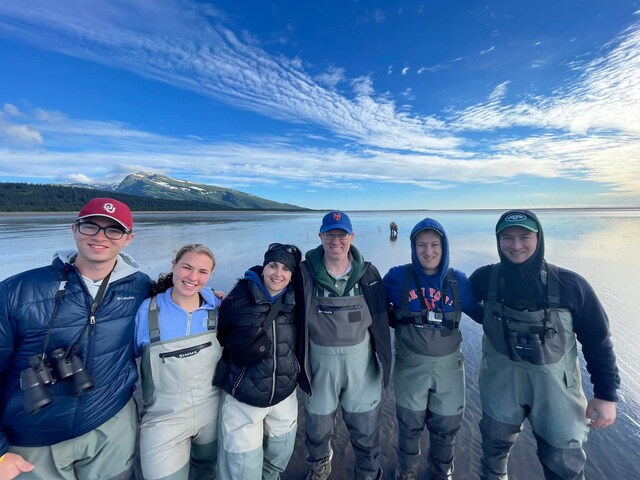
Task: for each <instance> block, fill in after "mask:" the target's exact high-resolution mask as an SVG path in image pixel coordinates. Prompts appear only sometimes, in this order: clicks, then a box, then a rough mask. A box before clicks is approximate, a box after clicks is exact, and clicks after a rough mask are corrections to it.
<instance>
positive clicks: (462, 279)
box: [449, 268, 471, 287]
mask: <svg viewBox="0 0 640 480" xmlns="http://www.w3.org/2000/svg"><path fill="white" fill-rule="evenodd" d="M449 272H450V273H451V275H453V278H454V279H455V280H456V281H457V282H458V285H460V286H469V287H470V286H471V283H470V281H469V278H468V277H467V274H466V273H464V272H463V271H462V270H456V269H455V268H450V269H449Z"/></svg>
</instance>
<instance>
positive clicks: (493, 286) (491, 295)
mask: <svg viewBox="0 0 640 480" xmlns="http://www.w3.org/2000/svg"><path fill="white" fill-rule="evenodd" d="M499 272H500V264H499V263H495V264H493V265H492V267H491V276H490V277H489V291H488V293H487V300H491V301H494V302H495V301H496V299H497V298H498V273H499Z"/></svg>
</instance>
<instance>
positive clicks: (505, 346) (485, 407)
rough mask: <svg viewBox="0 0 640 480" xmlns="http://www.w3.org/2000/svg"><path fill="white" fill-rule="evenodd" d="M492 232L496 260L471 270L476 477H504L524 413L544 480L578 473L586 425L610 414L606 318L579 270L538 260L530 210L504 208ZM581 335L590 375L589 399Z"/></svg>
mask: <svg viewBox="0 0 640 480" xmlns="http://www.w3.org/2000/svg"><path fill="white" fill-rule="evenodd" d="M496 238H497V243H498V254H499V256H500V262H499V263H497V264H495V265H487V266H484V267H481V268H479V269H478V270H476V271H475V272H474V273H473V274H472V275H471V277H470V280H471V283H472V285H473V289H474V291H475V294H476V296H477V297H478V299H479V300H481V301H483V304H484V321H483V329H484V338H483V360H482V366H481V368H480V377H479V386H480V400H481V404H482V419H481V421H480V433H481V435H482V463H481V467H480V478H481V479H484V480H506V479H507V478H508V474H507V463H508V458H509V452H510V450H511V448H512V446H513V445H514V443H515V442H516V440H517V438H518V434H519V433H520V431H521V430H522V424H523V422H524V420H525V419H528V420H529V423H530V424H531V428H532V430H533V435H534V437H535V439H536V442H537V446H538V451H537V453H538V458H539V459H540V463H541V464H542V467H543V471H544V476H545V479H546V480H569V479H571V480H582V479H584V467H585V464H586V455H585V452H584V450H583V444H584V442H585V441H586V439H587V432H588V431H589V429H590V428H605V427H608V426H610V425H612V424H613V423H614V422H615V420H616V404H615V402H616V401H617V400H618V395H617V392H616V390H617V389H618V388H619V386H620V377H619V374H618V367H617V365H616V357H615V354H614V351H613V344H612V342H611V338H610V331H609V320H608V318H607V315H606V313H605V311H604V309H603V307H602V305H601V304H600V302H599V300H598V298H597V297H596V294H595V292H594V291H593V289H592V288H591V286H590V285H589V284H588V283H587V281H586V280H585V279H584V278H582V277H581V276H579V275H578V274H576V273H574V272H572V271H570V270H566V269H564V268H559V267H556V266H555V265H552V264H549V263H547V262H546V261H545V258H544V235H543V231H542V225H541V224H540V221H539V220H538V218H537V217H536V215H535V214H533V213H532V212H530V211H528V210H510V211H508V212H505V213H504V214H503V215H502V216H501V217H500V219H499V220H498V223H497V225H496ZM578 342H579V343H580V344H581V345H582V353H583V355H584V358H585V360H586V363H587V370H588V371H589V373H590V375H591V382H592V383H593V398H591V399H590V400H589V401H588V402H587V399H586V397H585V394H584V392H583V390H582V383H581V378H580V366H579V363H578V345H577V344H578Z"/></svg>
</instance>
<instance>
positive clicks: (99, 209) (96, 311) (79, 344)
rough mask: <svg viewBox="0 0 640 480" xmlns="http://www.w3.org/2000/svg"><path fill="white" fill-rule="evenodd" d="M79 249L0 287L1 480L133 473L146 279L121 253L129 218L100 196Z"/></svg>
mask: <svg viewBox="0 0 640 480" xmlns="http://www.w3.org/2000/svg"><path fill="white" fill-rule="evenodd" d="M71 231H72V232H73V237H74V240H75V243H76V249H75V250H70V251H59V252H58V253H57V254H56V256H55V258H54V260H53V263H52V264H51V265H49V266H46V267H40V268H36V269H33V270H29V271H26V272H23V273H20V274H18V275H14V276H13V277H11V278H8V279H6V280H4V281H2V282H0V379H2V380H1V381H0V382H1V383H0V392H2V393H1V398H0V405H2V409H1V410H0V415H1V428H0V478H2V479H11V478H15V477H17V476H18V475H20V474H22V473H24V472H29V473H28V475H27V476H28V477H29V478H34V479H51V478H70V479H75V478H78V479H89V478H91V479H127V478H130V477H131V474H132V472H133V457H134V453H135V432H136V408H135V405H134V403H133V399H132V395H133V388H134V385H135V383H136V380H137V373H136V366H135V362H134V356H133V352H132V345H133V342H132V339H133V335H134V319H135V315H136V312H137V310H138V307H139V306H140V304H141V303H142V301H143V300H144V299H145V298H146V297H147V296H148V293H149V287H150V280H149V277H148V276H147V275H146V274H144V273H142V272H140V271H139V268H138V264H137V263H136V262H135V261H134V260H133V259H132V258H131V257H129V256H128V255H126V254H125V253H123V252H122V249H123V248H124V247H126V246H127V245H129V243H131V241H132V240H133V237H134V234H133V219H132V217H131V211H130V210H129V208H128V207H127V206H126V205H125V204H124V203H122V202H119V201H117V200H114V199H110V198H94V199H93V200H91V201H89V202H88V203H87V204H86V205H85V206H84V207H83V208H82V210H81V211H80V213H79V214H78V216H77V219H76V222H75V223H74V224H73V225H72V226H71Z"/></svg>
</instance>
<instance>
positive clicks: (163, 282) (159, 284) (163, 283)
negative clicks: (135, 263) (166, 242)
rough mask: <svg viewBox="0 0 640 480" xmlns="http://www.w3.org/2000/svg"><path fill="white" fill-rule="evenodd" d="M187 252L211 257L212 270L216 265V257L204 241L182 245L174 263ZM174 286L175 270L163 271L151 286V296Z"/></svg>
mask: <svg viewBox="0 0 640 480" xmlns="http://www.w3.org/2000/svg"><path fill="white" fill-rule="evenodd" d="M187 253H202V254H204V255H206V256H207V257H209V258H210V259H211V263H212V265H211V271H212V272H213V269H214V268H215V267H216V257H215V256H214V255H213V252H212V251H211V249H210V248H209V247H207V246H206V245H204V244H202V243H189V244H187V245H184V246H183V247H181V248H180V249H179V250H178V252H177V253H176V256H175V258H174V259H173V261H172V263H174V264H175V263H177V262H179V261H180V259H181V258H182V257H184V255H185V254H187ZM171 287H173V272H169V273H161V274H160V276H159V277H158V280H156V281H155V282H154V283H153V285H152V286H151V296H153V295H157V294H159V293H162V292H166V291H167V290H168V289H169V288H171Z"/></svg>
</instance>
